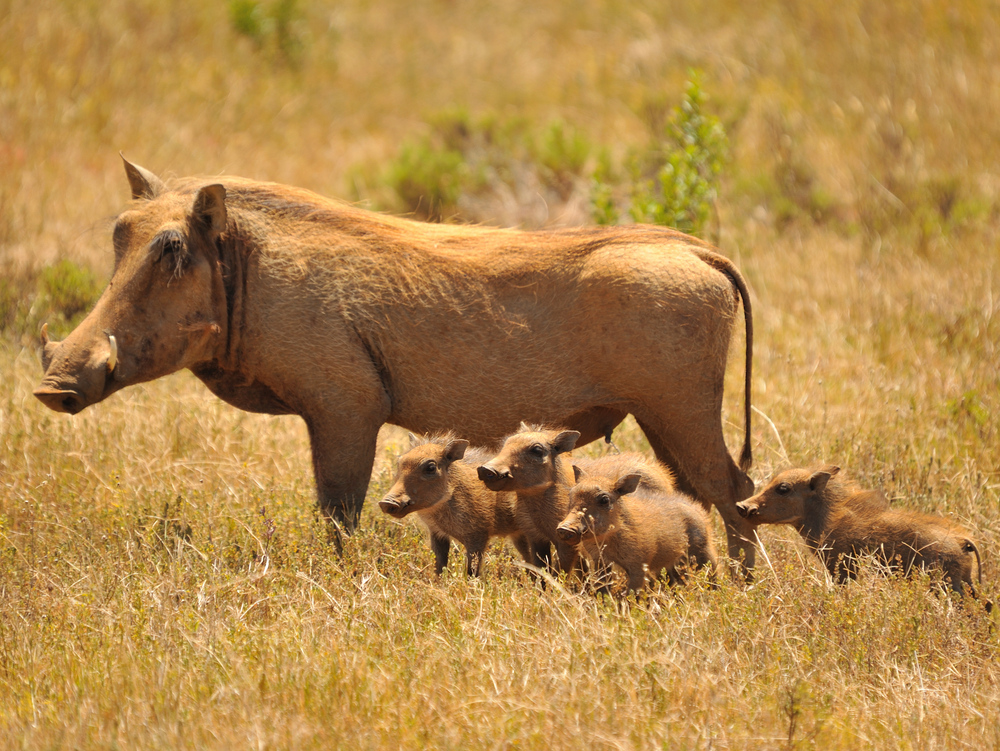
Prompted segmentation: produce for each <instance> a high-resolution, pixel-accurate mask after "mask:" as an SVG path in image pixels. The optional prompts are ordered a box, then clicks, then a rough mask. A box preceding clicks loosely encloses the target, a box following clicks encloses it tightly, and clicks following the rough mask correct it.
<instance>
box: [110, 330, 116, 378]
mask: <svg viewBox="0 0 1000 751" xmlns="http://www.w3.org/2000/svg"><path fill="white" fill-rule="evenodd" d="M108 341H109V342H111V354H110V355H108V372H109V373H113V372H114V371H115V365H117V364H118V342H116V341H115V338H114V336H110V335H109V336H108Z"/></svg>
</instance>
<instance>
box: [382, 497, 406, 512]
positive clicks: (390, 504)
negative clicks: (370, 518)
mask: <svg viewBox="0 0 1000 751" xmlns="http://www.w3.org/2000/svg"><path fill="white" fill-rule="evenodd" d="M409 505H410V504H409V503H408V502H407V501H402V500H400V499H398V498H383V499H382V500H381V501H379V502H378V507H379V508H380V509H381V510H382V512H383V513H386V514H391V515H393V516H395V515H397V514H400V513H402V511H403V509H405V508H406V507H407V506H409Z"/></svg>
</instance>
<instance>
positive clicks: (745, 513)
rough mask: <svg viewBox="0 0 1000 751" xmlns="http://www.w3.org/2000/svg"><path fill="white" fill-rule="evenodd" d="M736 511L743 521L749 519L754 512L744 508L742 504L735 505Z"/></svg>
mask: <svg viewBox="0 0 1000 751" xmlns="http://www.w3.org/2000/svg"><path fill="white" fill-rule="evenodd" d="M736 510H737V511H739V512H740V516H742V517H743V518H744V519H748V518H750V515H751V514H752V513H755V512H756V510H755V509H750V508H748V507H746V506H744V505H743V504H742V503H737V504H736Z"/></svg>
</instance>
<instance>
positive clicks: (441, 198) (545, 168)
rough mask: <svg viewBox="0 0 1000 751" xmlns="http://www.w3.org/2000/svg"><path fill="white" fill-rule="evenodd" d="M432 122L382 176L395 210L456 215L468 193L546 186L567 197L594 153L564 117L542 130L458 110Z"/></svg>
mask: <svg viewBox="0 0 1000 751" xmlns="http://www.w3.org/2000/svg"><path fill="white" fill-rule="evenodd" d="M429 125H430V132H429V133H427V134H426V135H424V136H422V137H420V138H418V139H414V140H410V141H406V142H404V143H403V145H402V146H401V147H400V150H399V154H398V156H397V157H396V159H395V160H394V161H393V162H392V163H391V164H390V165H389V166H388V167H387V168H386V169H385V170H384V172H383V174H382V177H381V179H380V182H381V183H382V184H383V185H385V186H386V187H387V188H388V189H389V192H390V193H391V195H390V197H389V201H388V202H389V203H390V204H394V208H397V209H401V210H403V211H406V212H409V213H412V214H415V215H417V216H418V217H420V218H423V219H428V220H432V221H441V220H442V219H447V218H450V217H454V216H455V215H457V214H458V213H459V208H458V201H459V198H460V197H461V196H469V197H476V196H482V195H484V194H489V193H490V192H495V193H498V192H506V193H508V194H510V193H513V194H515V195H517V194H519V193H524V192H530V193H531V194H532V195H535V194H536V193H537V192H538V186H540V187H541V188H542V189H543V192H548V193H550V194H551V197H552V198H554V199H558V200H563V201H565V200H567V199H568V198H569V196H570V195H571V194H572V192H573V190H574V189H575V187H576V185H577V184H578V183H580V182H581V181H582V176H583V173H584V170H585V167H586V164H587V160H588V158H589V156H590V153H591V146H590V143H589V141H588V140H587V138H586V137H585V136H584V135H583V134H582V133H581V132H580V131H579V130H577V129H575V128H573V127H572V126H570V125H568V124H566V123H564V122H562V121H553V122H551V123H549V124H548V125H547V126H546V127H545V128H543V129H542V130H541V131H540V132H536V131H534V130H533V129H532V128H531V124H530V122H529V121H527V120H524V119H522V118H509V119H501V118H497V117H494V116H489V115H487V116H483V117H480V118H478V119H473V118H472V117H470V116H469V114H468V113H467V112H465V111H464V110H453V111H449V112H445V113H442V114H440V115H437V116H435V117H433V118H431V119H430V122H429ZM365 182H367V181H365ZM358 197H359V198H364V197H367V196H363V195H360V194H359V196H358ZM467 218H471V219H473V220H474V219H475V217H467Z"/></svg>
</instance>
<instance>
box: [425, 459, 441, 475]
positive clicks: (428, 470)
mask: <svg viewBox="0 0 1000 751" xmlns="http://www.w3.org/2000/svg"><path fill="white" fill-rule="evenodd" d="M437 468H438V467H437V463H435V462H433V461H430V462H427V463H426V464H424V474H425V475H436V474H437Z"/></svg>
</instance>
